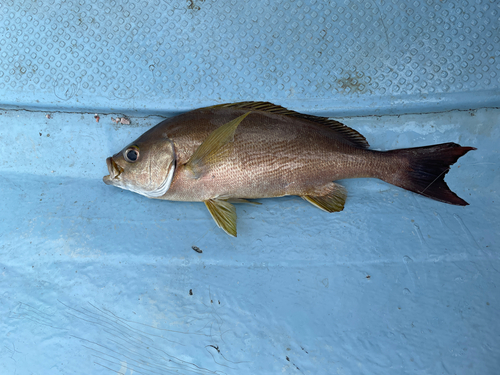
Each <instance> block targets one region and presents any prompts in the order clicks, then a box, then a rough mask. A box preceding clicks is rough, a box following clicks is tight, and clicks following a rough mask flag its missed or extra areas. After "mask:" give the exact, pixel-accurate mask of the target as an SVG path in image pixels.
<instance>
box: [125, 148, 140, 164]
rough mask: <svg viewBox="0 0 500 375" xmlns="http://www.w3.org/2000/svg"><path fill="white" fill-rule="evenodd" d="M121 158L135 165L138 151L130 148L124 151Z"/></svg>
mask: <svg viewBox="0 0 500 375" xmlns="http://www.w3.org/2000/svg"><path fill="white" fill-rule="evenodd" d="M123 156H124V158H125V160H126V161H128V162H129V163H135V162H136V161H137V159H139V150H138V149H137V147H130V148H127V149H126V150H125V152H124V153H123Z"/></svg>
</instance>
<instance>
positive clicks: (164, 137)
mask: <svg viewBox="0 0 500 375" xmlns="http://www.w3.org/2000/svg"><path fill="white" fill-rule="evenodd" d="M368 147H369V145H368V142H367V141H366V139H365V138H364V137H363V136H362V135H361V134H359V133H358V132H357V131H355V130H353V129H351V128H349V127H347V126H345V125H343V124H341V123H339V122H337V121H334V120H329V119H328V118H325V117H316V116H311V115H305V114H301V113H298V112H294V111H290V110H287V109H286V108H283V107H280V106H277V105H274V104H271V103H266V102H242V103H232V104H222V105H216V106H213V107H207V108H201V109H197V110H194V111H191V112H187V113H184V114H182V115H179V116H176V117H172V118H169V119H167V120H165V121H163V122H161V123H159V124H158V125H156V126H155V127H153V128H152V129H150V130H149V131H147V132H146V133H144V134H143V135H142V136H140V137H139V138H138V139H137V140H135V141H134V142H132V143H131V144H130V145H128V146H127V147H125V148H124V149H123V150H122V151H120V152H118V153H117V154H115V155H114V156H113V157H110V158H108V159H107V160H106V163H107V165H108V170H109V175H108V176H105V177H104V179H103V180H104V182H105V183H106V184H108V185H114V186H117V187H120V188H122V189H126V190H130V191H133V192H136V193H139V194H142V195H144V196H146V197H149V198H156V199H165V200H173V201H190V202H205V204H206V206H207V208H208V210H209V211H210V213H211V215H212V217H213V218H214V220H215V222H216V223H217V225H218V226H219V227H220V228H222V229H223V230H224V231H226V233H228V234H230V235H232V236H236V210H235V208H234V206H233V205H232V204H231V203H255V202H250V201H248V200H247V199H256V198H272V197H282V196H285V195H298V196H300V197H302V198H304V199H305V200H306V201H308V202H310V203H311V204H313V205H315V206H316V207H318V208H320V209H322V210H324V211H327V212H336V211H342V210H343V208H344V203H345V200H346V196H347V192H346V189H345V188H344V187H343V186H341V185H339V184H337V183H335V182H333V181H335V180H340V179H344V178H360V177H373V178H379V179H381V180H384V181H386V182H388V183H390V184H393V185H396V186H399V187H401V188H403V189H406V190H410V191H413V192H415V193H418V194H421V195H424V196H426V197H429V198H432V199H435V200H438V201H441V202H445V203H450V204H455V205H460V206H465V205H467V202H465V201H464V200H463V199H461V198H459V197H458V196H457V195H456V194H455V193H453V192H452V191H451V190H450V189H449V188H448V186H447V185H446V182H445V181H444V175H445V174H446V173H447V172H448V170H449V168H450V166H451V165H452V164H454V163H455V162H456V161H457V160H458V158H459V157H461V156H463V155H465V154H466V153H467V152H468V151H470V150H475V148H473V147H461V146H460V145H457V144H455V143H444V144H439V145H434V146H426V147H417V148H408V149H398V150H391V151H374V150H369V149H368Z"/></svg>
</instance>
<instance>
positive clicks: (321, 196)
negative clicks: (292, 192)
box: [300, 182, 347, 212]
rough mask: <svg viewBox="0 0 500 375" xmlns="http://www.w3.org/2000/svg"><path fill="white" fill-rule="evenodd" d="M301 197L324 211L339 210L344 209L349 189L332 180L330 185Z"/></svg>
mask: <svg viewBox="0 0 500 375" xmlns="http://www.w3.org/2000/svg"><path fill="white" fill-rule="evenodd" d="M300 197H301V198H303V199H305V200H306V201H308V202H309V203H311V204H312V205H313V206H316V207H318V208H319V209H322V210H323V211H326V212H339V211H342V210H343V209H344V204H345V200H346V198H347V189H346V188H345V187H343V186H342V185H339V184H336V183H335V182H330V183H329V184H328V185H326V186H323V187H321V188H319V189H317V191H314V192H312V193H311V194H308V195H301V196H300Z"/></svg>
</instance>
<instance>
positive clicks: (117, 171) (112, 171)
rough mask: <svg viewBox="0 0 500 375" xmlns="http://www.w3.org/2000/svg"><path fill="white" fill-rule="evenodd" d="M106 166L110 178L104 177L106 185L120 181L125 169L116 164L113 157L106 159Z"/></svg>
mask: <svg viewBox="0 0 500 375" xmlns="http://www.w3.org/2000/svg"><path fill="white" fill-rule="evenodd" d="M106 165H107V166H108V172H109V175H108V176H104V177H103V181H104V183H105V184H106V185H113V180H116V179H118V177H120V175H121V174H122V172H123V168H122V167H120V166H119V165H118V164H116V163H115V161H114V160H113V158H112V157H109V158H107V159H106Z"/></svg>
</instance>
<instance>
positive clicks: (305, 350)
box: [300, 346, 309, 354]
mask: <svg viewBox="0 0 500 375" xmlns="http://www.w3.org/2000/svg"><path fill="white" fill-rule="evenodd" d="M300 349H302V350H303V351H305V352H306V354H309V353H308V351H307V350H305V349H304V348H303V347H302V346H301V347H300Z"/></svg>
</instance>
